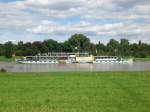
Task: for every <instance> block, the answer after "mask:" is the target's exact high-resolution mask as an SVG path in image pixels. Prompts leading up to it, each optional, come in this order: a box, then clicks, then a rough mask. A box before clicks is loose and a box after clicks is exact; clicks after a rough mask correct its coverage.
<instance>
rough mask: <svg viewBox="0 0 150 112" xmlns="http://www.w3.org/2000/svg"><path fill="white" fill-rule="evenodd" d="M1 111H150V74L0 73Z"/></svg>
mask: <svg viewBox="0 0 150 112" xmlns="http://www.w3.org/2000/svg"><path fill="white" fill-rule="evenodd" d="M0 112H150V72H68V73H0Z"/></svg>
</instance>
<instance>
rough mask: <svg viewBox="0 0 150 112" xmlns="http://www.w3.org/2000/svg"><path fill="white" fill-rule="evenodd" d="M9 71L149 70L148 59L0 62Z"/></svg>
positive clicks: (1, 66)
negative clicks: (77, 62)
mask: <svg viewBox="0 0 150 112" xmlns="http://www.w3.org/2000/svg"><path fill="white" fill-rule="evenodd" d="M1 68H5V69H6V70H7V71H9V72H57V71H58V72H59V71H62V72H67V71H149V70H150V61H147V62H146V61H145V62H134V63H133V64H16V63H7V62H0V69H1Z"/></svg>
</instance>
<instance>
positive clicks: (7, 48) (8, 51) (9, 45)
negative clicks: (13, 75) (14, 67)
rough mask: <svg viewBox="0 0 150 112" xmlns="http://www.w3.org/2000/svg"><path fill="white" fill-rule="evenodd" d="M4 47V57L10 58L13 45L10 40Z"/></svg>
mask: <svg viewBox="0 0 150 112" xmlns="http://www.w3.org/2000/svg"><path fill="white" fill-rule="evenodd" d="M4 49H5V54H4V55H5V57H7V58H11V57H12V55H13V53H14V45H13V44H12V42H6V43H5V44H4Z"/></svg>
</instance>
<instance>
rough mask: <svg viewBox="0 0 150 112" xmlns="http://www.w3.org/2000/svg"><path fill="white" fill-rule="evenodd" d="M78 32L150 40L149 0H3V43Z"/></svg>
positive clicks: (63, 37) (97, 36)
mask: <svg viewBox="0 0 150 112" xmlns="http://www.w3.org/2000/svg"><path fill="white" fill-rule="evenodd" d="M75 33H82V34H85V35H86V36H87V37H88V38H90V39H91V41H92V42H95V43H97V42H98V41H101V42H104V43H106V42H108V41H109V39H111V38H114V39H117V40H119V39H121V38H126V39H128V40H129V41H130V42H138V41H139V40H142V42H146V43H150V0H0V43H4V42H6V41H8V40H12V41H24V42H32V41H42V40H45V39H55V40H57V41H60V42H63V41H65V40H67V39H68V38H70V36H71V35H73V34H75Z"/></svg>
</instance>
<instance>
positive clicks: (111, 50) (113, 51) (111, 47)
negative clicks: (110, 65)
mask: <svg viewBox="0 0 150 112" xmlns="http://www.w3.org/2000/svg"><path fill="white" fill-rule="evenodd" d="M118 47H119V42H118V41H117V40H115V39H110V41H109V43H108V44H107V50H108V54H109V55H118Z"/></svg>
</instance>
